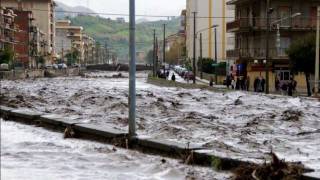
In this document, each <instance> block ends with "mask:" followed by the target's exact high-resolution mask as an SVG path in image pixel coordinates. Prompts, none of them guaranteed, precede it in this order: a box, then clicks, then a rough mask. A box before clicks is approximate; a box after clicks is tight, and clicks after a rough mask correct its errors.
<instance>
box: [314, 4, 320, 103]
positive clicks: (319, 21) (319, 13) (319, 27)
mask: <svg viewBox="0 0 320 180" xmlns="http://www.w3.org/2000/svg"><path fill="white" fill-rule="evenodd" d="M319 16H320V6H318V8H317V37H316V38H317V39H316V67H315V74H314V75H315V78H314V96H315V97H317V96H318V93H319V41H320V40H319V38H320V17H319Z"/></svg>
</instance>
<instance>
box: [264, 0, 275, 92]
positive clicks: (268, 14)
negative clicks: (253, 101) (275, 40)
mask: <svg viewBox="0 0 320 180" xmlns="http://www.w3.org/2000/svg"><path fill="white" fill-rule="evenodd" d="M272 12H273V8H270V0H267V9H266V17H267V27H266V28H267V29H266V59H265V61H266V64H265V71H266V90H265V91H266V94H269V33H270V15H271V14H272Z"/></svg>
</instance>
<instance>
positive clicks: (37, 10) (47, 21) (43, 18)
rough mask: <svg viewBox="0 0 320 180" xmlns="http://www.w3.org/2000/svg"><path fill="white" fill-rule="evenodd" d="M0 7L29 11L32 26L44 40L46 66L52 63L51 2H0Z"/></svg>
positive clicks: (53, 33) (19, 0) (17, 0)
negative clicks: (40, 33) (40, 32)
mask: <svg viewBox="0 0 320 180" xmlns="http://www.w3.org/2000/svg"><path fill="white" fill-rule="evenodd" d="M1 6H2V7H6V8H12V9H16V10H19V11H31V12H32V14H33V17H35V20H34V25H35V26H37V27H38V28H39V29H40V30H41V31H42V32H43V33H44V36H45V39H46V43H45V44H44V46H45V47H44V49H45V51H46V53H45V60H46V64H50V63H52V62H53V59H54V58H55V52H54V49H55V48H54V45H55V43H54V39H55V27H54V25H55V24H54V8H55V3H54V1H53V0H28V1H25V0H1Z"/></svg>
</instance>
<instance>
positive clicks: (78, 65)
mask: <svg viewBox="0 0 320 180" xmlns="http://www.w3.org/2000/svg"><path fill="white" fill-rule="evenodd" d="M72 67H80V64H73V65H72Z"/></svg>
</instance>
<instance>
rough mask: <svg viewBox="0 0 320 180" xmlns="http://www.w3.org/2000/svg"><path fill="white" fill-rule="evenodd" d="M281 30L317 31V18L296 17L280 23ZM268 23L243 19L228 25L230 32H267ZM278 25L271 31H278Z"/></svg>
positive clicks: (258, 19)
mask: <svg viewBox="0 0 320 180" xmlns="http://www.w3.org/2000/svg"><path fill="white" fill-rule="evenodd" d="M276 20H279V18H274V19H270V22H271V23H272V22H274V21H276ZM279 24H280V28H281V29H287V30H295V31H299V30H302V31H303V30H315V29H316V25H317V20H316V17H311V16H309V17H295V18H293V19H289V20H284V21H282V22H280V23H279ZM266 27H267V21H266V19H265V18H259V17H256V18H250V19H249V18H242V19H236V20H234V21H231V22H228V23H227V31H228V32H239V31H249V30H256V31H257V30H266ZM276 27H277V26H276V24H273V25H271V29H273V30H275V29H276Z"/></svg>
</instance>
